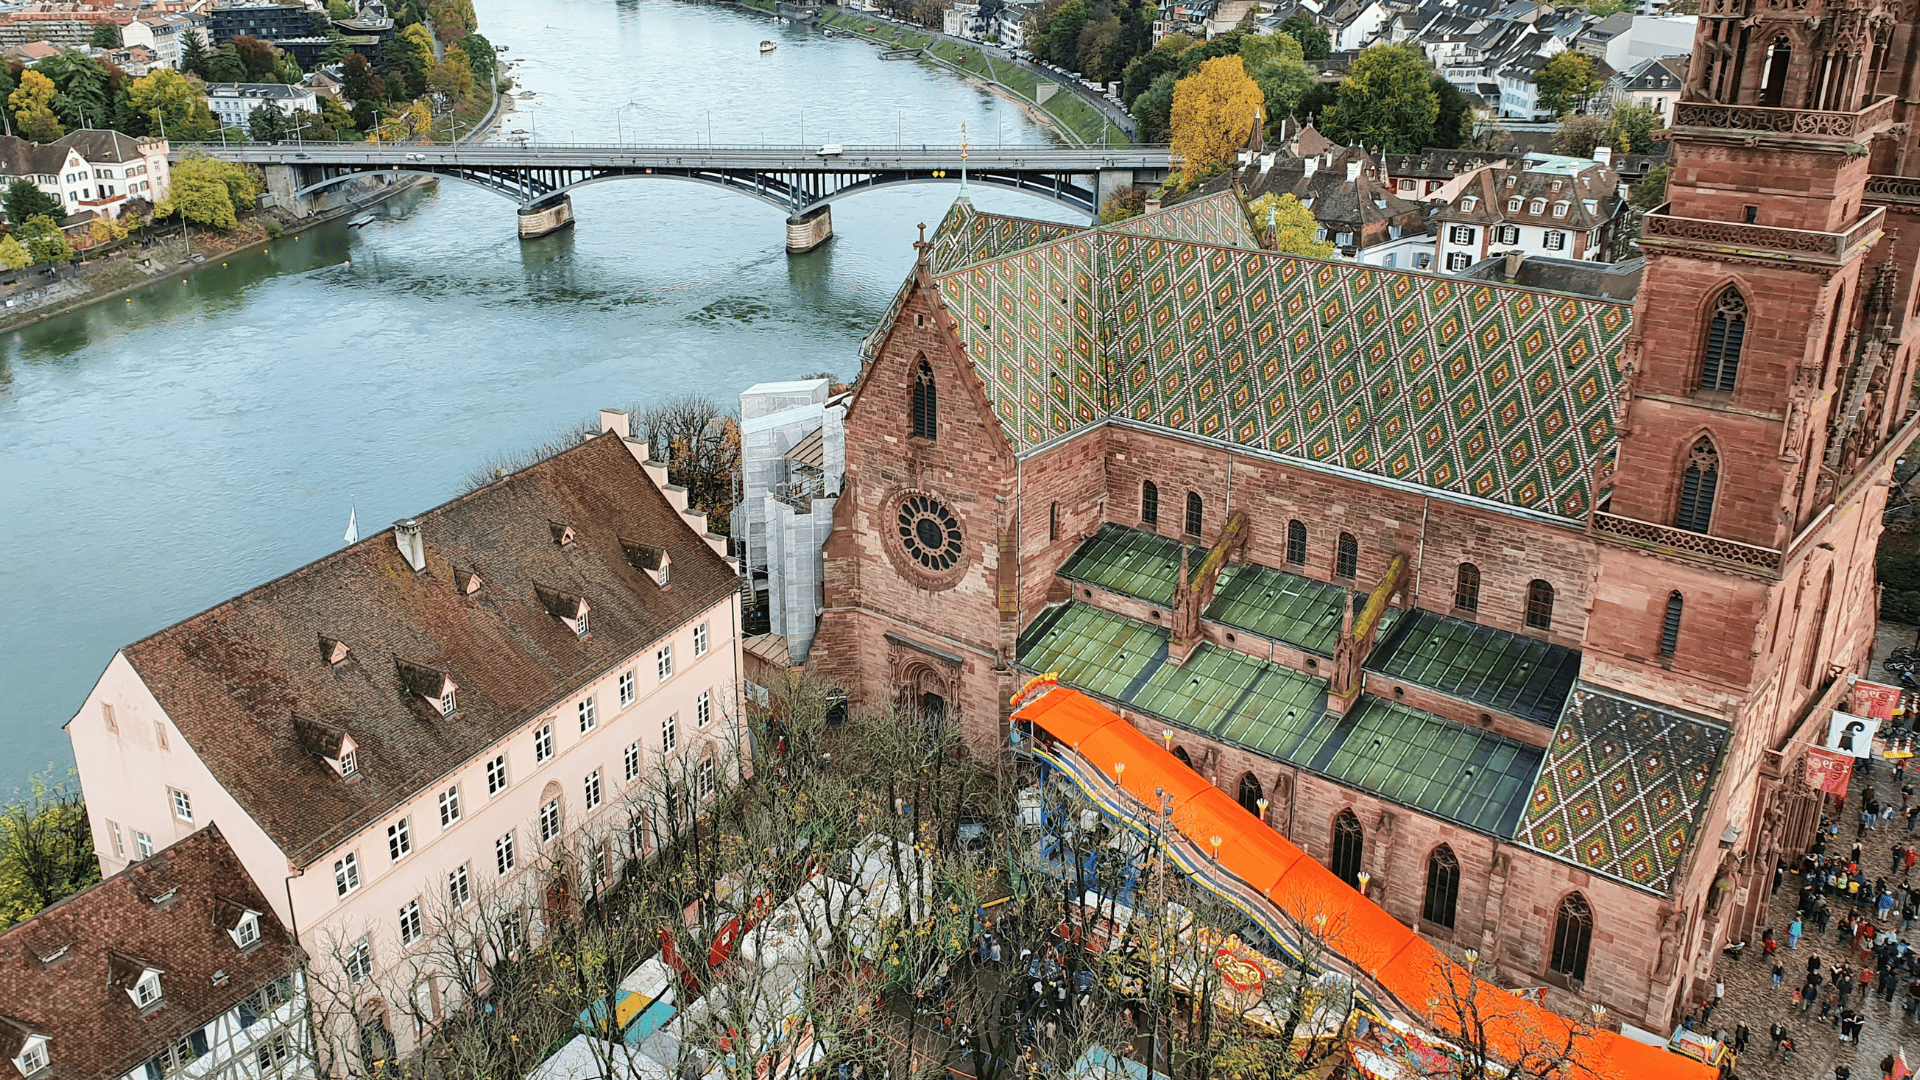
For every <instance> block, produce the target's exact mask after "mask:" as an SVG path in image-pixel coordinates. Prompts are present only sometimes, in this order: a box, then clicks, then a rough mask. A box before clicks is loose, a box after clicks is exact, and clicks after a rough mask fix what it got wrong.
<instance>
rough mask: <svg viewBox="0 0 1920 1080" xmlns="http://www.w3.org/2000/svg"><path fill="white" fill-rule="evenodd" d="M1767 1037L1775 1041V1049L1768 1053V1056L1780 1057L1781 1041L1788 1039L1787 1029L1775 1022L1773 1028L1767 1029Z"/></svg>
mask: <svg viewBox="0 0 1920 1080" xmlns="http://www.w3.org/2000/svg"><path fill="white" fill-rule="evenodd" d="M1767 1037H1768V1038H1770V1039H1772V1040H1773V1049H1771V1050H1769V1051H1767V1056H1768V1057H1777V1056H1779V1053H1780V1040H1782V1039H1784V1038H1786V1037H1787V1029H1786V1028H1785V1027H1784V1026H1782V1025H1781V1023H1780V1021H1778V1020H1775V1021H1774V1022H1773V1026H1772V1027H1770V1028H1768V1029H1767Z"/></svg>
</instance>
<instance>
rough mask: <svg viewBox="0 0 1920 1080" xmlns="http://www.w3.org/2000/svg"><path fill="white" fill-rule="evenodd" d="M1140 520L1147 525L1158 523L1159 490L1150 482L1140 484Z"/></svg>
mask: <svg viewBox="0 0 1920 1080" xmlns="http://www.w3.org/2000/svg"><path fill="white" fill-rule="evenodd" d="M1140 520H1141V521H1144V522H1146V523H1147V524H1148V525H1158V524H1159V523H1160V488H1159V487H1158V486H1156V485H1155V484H1154V482H1153V481H1151V480H1142V481H1141V482H1140Z"/></svg>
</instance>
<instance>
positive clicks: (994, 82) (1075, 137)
mask: <svg viewBox="0 0 1920 1080" xmlns="http://www.w3.org/2000/svg"><path fill="white" fill-rule="evenodd" d="M729 2H731V3H735V4H738V5H739V6H741V7H747V8H752V9H754V10H755V11H760V12H764V13H766V14H768V15H776V14H777V8H778V4H777V0H729ZM810 25H813V26H818V27H824V28H828V29H831V30H834V31H836V32H838V33H843V34H847V35H849V36H851V37H857V38H860V39H861V40H863V41H867V42H870V43H872V44H874V45H877V46H880V47H881V48H883V49H917V50H919V51H920V57H921V58H922V59H925V60H930V61H932V62H933V63H934V64H936V65H938V66H940V67H943V68H945V69H947V70H948V71H951V72H953V73H954V74H956V75H961V76H964V77H965V78H967V79H968V80H969V81H971V82H975V83H981V84H985V85H987V86H988V87H990V88H992V89H993V90H994V91H995V92H996V93H999V94H1000V95H1001V96H1003V97H1006V98H1008V99H1009V100H1011V101H1013V102H1014V103H1015V104H1018V105H1019V106H1020V108H1021V109H1022V111H1024V112H1025V113H1026V114H1027V116H1028V117H1029V118H1030V119H1032V120H1033V121H1034V122H1035V123H1039V124H1044V125H1046V126H1047V127H1050V128H1052V129H1054V130H1055V131H1058V132H1059V133H1060V134H1061V135H1063V136H1065V137H1066V139H1067V141H1069V142H1071V143H1073V144H1074V145H1076V146H1132V145H1133V141H1132V139H1130V138H1129V137H1128V136H1127V133H1126V132H1125V131H1123V130H1121V128H1120V126H1119V125H1118V124H1115V123H1114V122H1113V121H1112V120H1111V119H1110V118H1108V117H1107V116H1106V115H1104V114H1103V113H1101V112H1100V110H1099V109H1098V108H1096V107H1095V106H1093V105H1092V104H1089V103H1088V102H1087V101H1086V100H1085V99H1084V98H1082V97H1081V96H1080V88H1079V87H1077V86H1070V85H1068V84H1066V83H1064V82H1061V81H1059V80H1057V79H1051V78H1047V77H1045V76H1042V75H1040V74H1039V73H1037V72H1035V71H1033V70H1032V69H1031V68H1028V67H1026V66H1024V65H1022V64H1018V63H1015V62H1014V61H1012V60H1008V59H1006V58H1004V57H1002V58H999V59H996V58H995V57H994V55H993V50H991V49H986V48H981V47H979V46H977V45H974V44H970V43H967V42H962V41H958V40H956V39H954V38H950V37H947V36H946V35H945V34H939V33H934V32H932V31H927V30H917V29H913V28H910V27H905V26H901V25H899V24H897V23H894V22H892V21H889V20H886V19H880V18H877V17H876V16H874V15H873V14H872V13H871V12H849V11H838V10H828V9H824V8H823V9H822V10H821V14H820V16H819V17H818V18H815V19H814V20H812V22H811V24H810ZM1043 82H1044V83H1047V84H1049V85H1051V86H1052V87H1053V88H1054V89H1053V91H1052V92H1051V93H1050V94H1048V95H1047V96H1046V100H1045V101H1041V100H1040V96H1041V95H1040V87H1041V84H1042V83H1043Z"/></svg>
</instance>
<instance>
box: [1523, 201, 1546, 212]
mask: <svg viewBox="0 0 1920 1080" xmlns="http://www.w3.org/2000/svg"><path fill="white" fill-rule="evenodd" d="M1546 208H1547V200H1545V199H1535V200H1533V201H1532V202H1530V203H1528V204H1527V213H1529V214H1538V213H1542V212H1544V211H1545V210H1546Z"/></svg>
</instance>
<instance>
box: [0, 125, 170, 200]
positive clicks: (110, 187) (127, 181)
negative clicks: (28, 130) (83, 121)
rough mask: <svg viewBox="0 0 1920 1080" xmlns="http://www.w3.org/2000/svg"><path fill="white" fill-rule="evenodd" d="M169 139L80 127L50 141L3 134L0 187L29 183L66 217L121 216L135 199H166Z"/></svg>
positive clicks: (168, 176)
mask: <svg viewBox="0 0 1920 1080" xmlns="http://www.w3.org/2000/svg"><path fill="white" fill-rule="evenodd" d="M167 150H168V146H167V140H165V139H149V138H141V139H136V138H134V137H133V136H131V135H123V134H121V133H120V132H118V131H98V130H94V129H92V128H82V129H81V130H79V131H72V132H68V133H67V134H66V135H65V136H63V137H61V138H59V139H57V140H55V141H53V142H50V143H36V142H33V141H31V140H28V139H22V138H20V137H18V136H15V135H0V184H7V183H12V182H13V181H15V180H20V179H26V180H31V181H33V182H34V184H35V185H37V186H38V187H39V188H40V190H41V191H44V192H46V193H47V194H49V195H51V196H53V197H54V198H56V199H59V200H60V204H61V205H62V206H64V207H65V208H66V213H67V215H68V216H71V215H74V214H83V213H92V214H94V215H96V216H99V217H119V216H120V215H121V214H123V213H125V212H126V209H127V206H128V205H129V204H130V203H132V202H134V201H135V200H144V201H145V202H146V203H148V204H152V203H157V202H159V201H160V200H162V199H165V198H166V197H167V191H168V189H169V184H170V177H171V175H172V174H171V172H170V171H169V169H168V165H167Z"/></svg>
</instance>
